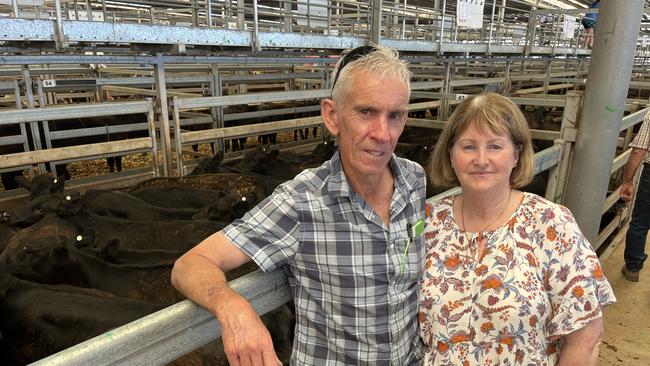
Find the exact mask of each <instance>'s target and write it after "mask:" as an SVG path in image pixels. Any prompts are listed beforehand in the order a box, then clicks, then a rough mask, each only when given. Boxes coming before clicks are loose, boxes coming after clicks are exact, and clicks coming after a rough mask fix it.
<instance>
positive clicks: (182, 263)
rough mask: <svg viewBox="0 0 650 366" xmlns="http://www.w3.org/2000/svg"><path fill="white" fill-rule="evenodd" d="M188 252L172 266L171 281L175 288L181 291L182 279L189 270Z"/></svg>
mask: <svg viewBox="0 0 650 366" xmlns="http://www.w3.org/2000/svg"><path fill="white" fill-rule="evenodd" d="M187 268H188V266H187V253H186V254H184V255H182V256H181V257H180V258H178V259H176V261H175V262H174V267H172V274H171V283H172V286H174V288H175V289H177V290H179V291H181V280H182V279H183V277H184V273H186V271H187Z"/></svg>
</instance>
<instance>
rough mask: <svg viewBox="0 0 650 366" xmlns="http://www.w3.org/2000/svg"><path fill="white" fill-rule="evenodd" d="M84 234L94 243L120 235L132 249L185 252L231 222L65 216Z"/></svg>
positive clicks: (101, 244)
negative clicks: (89, 236)
mask: <svg viewBox="0 0 650 366" xmlns="http://www.w3.org/2000/svg"><path fill="white" fill-rule="evenodd" d="M65 219H66V221H68V222H70V223H71V224H72V225H73V226H74V227H75V228H77V231H78V232H79V233H80V234H81V235H82V236H88V235H92V238H93V242H94V243H95V244H94V247H96V248H103V247H104V246H106V244H107V243H109V242H110V241H112V240H115V239H119V242H120V246H121V247H122V248H128V249H164V250H174V251H181V252H185V251H187V250H189V249H191V248H192V247H193V246H194V245H196V244H198V243H199V242H200V241H201V240H203V239H205V238H207V237H208V236H210V235H211V234H213V233H215V232H217V231H219V230H221V229H223V228H224V227H225V226H226V225H227V224H228V223H227V222H219V221H207V220H167V221H130V220H123V219H118V218H114V217H104V216H99V215H96V214H89V213H86V212H83V211H82V212H80V213H78V214H76V215H73V216H69V217H66V218H65Z"/></svg>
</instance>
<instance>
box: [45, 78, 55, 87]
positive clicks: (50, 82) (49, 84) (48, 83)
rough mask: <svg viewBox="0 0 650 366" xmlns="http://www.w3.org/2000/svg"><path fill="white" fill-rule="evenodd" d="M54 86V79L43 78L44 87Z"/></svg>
mask: <svg viewBox="0 0 650 366" xmlns="http://www.w3.org/2000/svg"><path fill="white" fill-rule="evenodd" d="M55 86H56V80H54V79H47V80H43V87H44V88H54V87H55Z"/></svg>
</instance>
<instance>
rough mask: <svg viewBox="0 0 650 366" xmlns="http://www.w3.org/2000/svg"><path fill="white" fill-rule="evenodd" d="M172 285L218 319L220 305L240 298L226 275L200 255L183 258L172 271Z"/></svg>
mask: <svg viewBox="0 0 650 366" xmlns="http://www.w3.org/2000/svg"><path fill="white" fill-rule="evenodd" d="M171 281H172V285H173V286H174V287H175V288H176V289H177V290H178V291H180V292H181V293H182V294H183V295H185V296H187V298H189V299H190V300H192V301H194V302H195V303H197V304H199V305H201V306H203V307H204V308H206V309H208V310H209V311H210V312H211V313H213V314H214V315H215V316H217V317H218V313H219V312H220V310H221V309H220V307H219V305H220V304H221V305H223V304H225V303H227V302H228V299H232V298H233V297H239V296H240V295H239V294H237V293H236V292H235V291H233V290H232V289H231V288H230V287H229V286H228V282H227V280H226V276H225V274H224V273H223V272H222V271H221V270H220V269H219V268H218V267H216V266H215V265H214V264H213V263H212V262H210V261H209V260H208V259H206V258H204V257H202V256H200V255H196V254H194V255H186V256H183V257H181V259H179V260H178V261H177V262H176V263H175V264H174V268H173V270H172V278H171Z"/></svg>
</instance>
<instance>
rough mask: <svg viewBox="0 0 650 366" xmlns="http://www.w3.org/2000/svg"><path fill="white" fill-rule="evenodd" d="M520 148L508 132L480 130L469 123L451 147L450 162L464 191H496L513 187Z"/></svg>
mask: <svg viewBox="0 0 650 366" xmlns="http://www.w3.org/2000/svg"><path fill="white" fill-rule="evenodd" d="M518 159H519V152H518V151H517V150H516V148H515V146H514V144H513V143H512V139H511V138H510V136H509V135H497V134H495V133H494V132H492V131H490V130H489V129H486V130H485V131H480V130H479V129H478V128H477V127H476V125H475V124H474V123H472V124H470V125H469V127H467V128H466V129H465V131H463V132H462V133H461V134H460V135H459V136H458V139H457V140H456V143H455V144H454V145H453V146H452V147H451V163H452V166H453V168H454V171H455V172H456V177H457V178H458V181H459V182H460V185H461V187H462V188H463V192H466V193H497V192H500V191H501V190H507V189H510V173H512V169H514V167H515V166H516V165H517V161H518Z"/></svg>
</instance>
